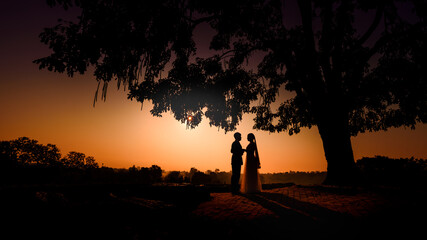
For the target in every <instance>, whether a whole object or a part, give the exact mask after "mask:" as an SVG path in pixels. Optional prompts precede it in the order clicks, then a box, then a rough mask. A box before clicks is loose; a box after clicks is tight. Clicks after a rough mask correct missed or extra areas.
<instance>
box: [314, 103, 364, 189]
mask: <svg viewBox="0 0 427 240" xmlns="http://www.w3.org/2000/svg"><path fill="white" fill-rule="evenodd" d="M339 112H340V109H331V111H326V112H324V114H323V117H321V118H322V119H321V120H320V121H319V123H318V129H319V133H320V137H321V138H322V142H323V149H324V151H325V156H326V161H327V163H328V168H327V171H328V172H327V176H326V179H325V181H324V183H323V184H327V185H354V184H358V183H359V180H360V176H359V171H358V169H357V167H356V164H355V162H354V156H353V148H352V146H351V139H350V134H349V129H348V117H346V115H345V114H342V113H341V114H340V113H339Z"/></svg>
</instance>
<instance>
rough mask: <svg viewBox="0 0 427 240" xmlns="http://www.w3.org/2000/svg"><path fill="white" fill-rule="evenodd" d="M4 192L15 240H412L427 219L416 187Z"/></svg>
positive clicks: (6, 231) (8, 227)
mask: <svg viewBox="0 0 427 240" xmlns="http://www.w3.org/2000/svg"><path fill="white" fill-rule="evenodd" d="M1 190H2V191H1V193H2V196H1V199H2V202H1V206H2V208H1V209H0V210H1V211H2V212H3V214H2V215H3V219H7V223H6V224H5V223H3V224H2V228H3V229H2V231H1V233H2V234H9V233H10V232H12V233H13V236H14V237H13V238H10V239H24V238H28V237H34V236H40V237H44V238H52V239H67V238H68V239H76V238H79V239H176V238H179V237H183V239H184V238H185V239H231V238H234V239H297V238H298V239H331V238H332V237H339V238H341V239H360V238H366V237H378V238H380V239H384V238H386V237H391V236H393V237H396V236H399V235H400V236H401V237H402V238H405V239H411V237H414V238H415V236H416V235H417V234H420V233H422V230H423V228H424V226H425V225H426V220H425V218H424V217H425V213H427V211H426V207H425V203H426V200H427V194H426V191H425V189H423V188H412V187H411V188H385V187H369V188H367V187H364V188H361V187H358V188H350V187H333V186H301V185H292V184H288V185H282V186H275V187H274V186H273V187H271V186H270V187H266V189H265V190H264V191H263V192H262V193H257V194H240V195H232V194H231V193H229V192H227V191H224V188H222V190H221V191H218V189H215V188H212V187H203V186H157V187H153V186H129V185H118V186H111V185H108V186H98V185H94V186H71V187H70V186H68V187H63V186H61V187H58V186H56V187H52V186H50V187H42V188H41V187H26V188H22V187H15V188H3V189H1ZM4 236H6V235H4ZM8 236H11V235H8ZM2 239H8V238H2Z"/></svg>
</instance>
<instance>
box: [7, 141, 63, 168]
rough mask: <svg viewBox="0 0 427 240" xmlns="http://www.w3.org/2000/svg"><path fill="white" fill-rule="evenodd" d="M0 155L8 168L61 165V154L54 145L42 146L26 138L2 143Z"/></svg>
mask: <svg viewBox="0 0 427 240" xmlns="http://www.w3.org/2000/svg"><path fill="white" fill-rule="evenodd" d="M0 154H1V159H2V161H5V162H7V163H8V165H9V166H21V167H23V166H43V167H55V166H60V165H61V162H60V158H61V153H60V151H59V149H58V147H57V146H56V145H54V144H47V145H43V144H40V143H38V141H37V140H34V139H30V138H28V137H20V138H18V139H15V140H10V141H2V142H1V144H0Z"/></svg>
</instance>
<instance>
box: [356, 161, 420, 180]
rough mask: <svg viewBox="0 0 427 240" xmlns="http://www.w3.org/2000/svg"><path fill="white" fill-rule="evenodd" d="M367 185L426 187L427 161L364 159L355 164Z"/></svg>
mask: <svg viewBox="0 0 427 240" xmlns="http://www.w3.org/2000/svg"><path fill="white" fill-rule="evenodd" d="M356 164H357V166H358V167H359V169H360V171H361V172H362V174H363V176H364V177H365V179H366V181H368V183H372V184H380V185H395V186H403V185H426V183H427V161H426V160H424V159H415V158H413V157H412V158H400V159H392V158H388V157H384V156H375V157H373V158H369V157H364V158H362V159H360V160H358V161H357V162H356Z"/></svg>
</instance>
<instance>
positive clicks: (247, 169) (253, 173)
mask: <svg viewBox="0 0 427 240" xmlns="http://www.w3.org/2000/svg"><path fill="white" fill-rule="evenodd" d="M234 139H235V141H234V142H233V144H232V145H231V153H232V154H233V155H232V157H231V167H232V175H231V193H232V194H238V193H239V180H240V171H241V167H242V165H243V158H242V156H243V153H244V152H246V163H245V166H244V168H243V177H242V182H241V186H240V192H241V193H256V192H261V190H262V187H261V180H260V177H259V172H258V169H259V168H261V164H260V161H259V155H258V148H257V145H256V140H255V135H254V134H252V133H249V134H248V141H249V144H248V146H247V147H246V149H242V145H240V140H242V135H241V134H240V133H238V132H236V133H235V134H234Z"/></svg>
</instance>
